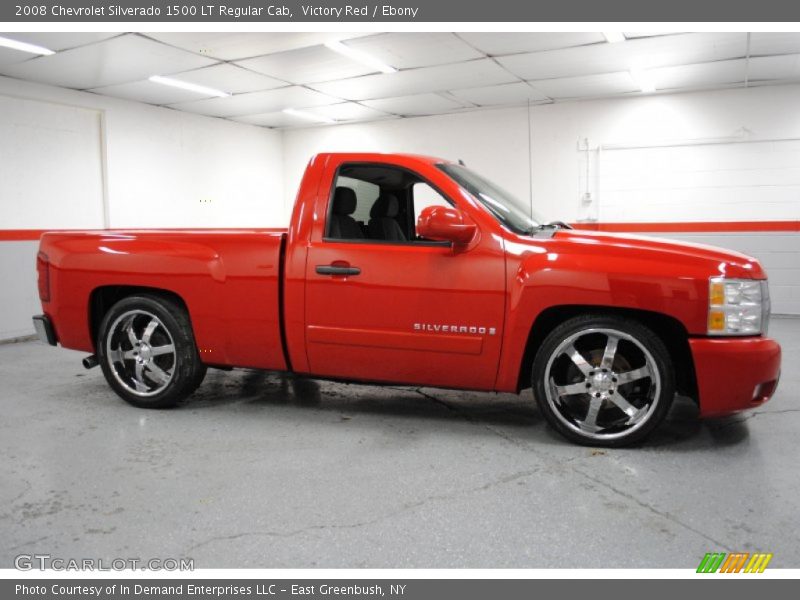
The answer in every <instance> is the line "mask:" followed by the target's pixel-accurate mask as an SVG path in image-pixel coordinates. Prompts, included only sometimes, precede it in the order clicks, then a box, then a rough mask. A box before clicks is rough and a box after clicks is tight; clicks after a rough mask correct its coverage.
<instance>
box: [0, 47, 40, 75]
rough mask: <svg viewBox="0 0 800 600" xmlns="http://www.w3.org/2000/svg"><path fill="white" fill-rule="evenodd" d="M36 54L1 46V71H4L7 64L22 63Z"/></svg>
mask: <svg viewBox="0 0 800 600" xmlns="http://www.w3.org/2000/svg"><path fill="white" fill-rule="evenodd" d="M36 56H37V55H36V54H31V53H30V52H20V51H19V50H12V49H11V48H3V47H0V73H2V67H4V66H6V65H13V64H16V63H21V62H23V61H26V60H30V59H32V58H34V57H36Z"/></svg>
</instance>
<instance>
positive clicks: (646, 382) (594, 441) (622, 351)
mask: <svg viewBox="0 0 800 600" xmlns="http://www.w3.org/2000/svg"><path fill="white" fill-rule="evenodd" d="M532 372H533V381H532V384H533V390H534V394H535V396H536V401H537V403H538V405H539V408H540V409H541V411H542V413H543V414H544V416H545V418H546V419H547V421H548V422H549V423H550V424H551V425H552V426H553V427H554V428H555V429H557V430H558V431H559V432H560V433H561V434H562V435H564V436H565V437H566V438H568V439H569V440H571V441H573V442H577V443H579V444H585V445H592V446H625V445H628V444H633V443H636V442H639V441H641V440H643V439H644V438H645V437H646V436H647V435H649V434H650V432H652V431H653V429H655V428H656V427H657V426H658V424H659V423H660V422H661V421H662V420H663V419H664V417H665V415H666V414H667V411H668V410H669V407H670V405H671V404H672V400H673V397H674V395H675V375H674V372H673V367H672V363H671V361H670V357H669V353H668V352H667V349H666V347H665V346H664V343H663V342H662V340H661V338H659V337H658V336H657V335H656V334H655V333H653V332H652V331H651V330H650V329H648V328H647V327H645V326H644V325H642V324H641V323H639V322H638V321H634V320H631V319H624V318H620V317H608V316H582V317H576V318H573V319H570V320H568V321H566V322H564V323H562V324H561V325H560V326H558V327H556V328H555V329H554V330H553V331H552V332H551V333H550V335H548V336H547V338H546V339H545V340H544V342H543V343H542V346H541V348H540V349H539V351H538V353H537V354H536V358H535V359H534V363H533V370H532Z"/></svg>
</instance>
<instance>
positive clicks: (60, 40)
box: [0, 31, 120, 52]
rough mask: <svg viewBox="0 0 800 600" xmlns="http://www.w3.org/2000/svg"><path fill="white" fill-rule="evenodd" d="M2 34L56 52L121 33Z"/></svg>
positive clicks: (46, 32)
mask: <svg viewBox="0 0 800 600" xmlns="http://www.w3.org/2000/svg"><path fill="white" fill-rule="evenodd" d="M0 35H1V36H3V37H7V38H11V39H12V40H19V41H20V42H26V43H28V44H36V45H37V46H44V47H45V48H48V49H50V50H53V51H55V52H60V51H62V50H67V49H69V48H77V47H78V46H85V45H86V44H93V43H95V42H100V41H102V40H107V39H109V38H112V37H116V36H118V35H120V34H119V33H101V32H86V33H83V32H79V31H59V32H50V31H37V32H35V33H27V32H26V33H17V32H14V33H0Z"/></svg>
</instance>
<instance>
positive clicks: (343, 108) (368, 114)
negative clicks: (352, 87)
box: [306, 102, 391, 121]
mask: <svg viewBox="0 0 800 600" xmlns="http://www.w3.org/2000/svg"><path fill="white" fill-rule="evenodd" d="M306 112H309V113H311V114H314V115H319V116H321V117H327V118H328V119H334V120H336V121H371V120H374V119H385V118H388V117H390V116H391V115H389V114H387V113H385V112H381V111H379V110H375V109H373V108H369V107H367V106H363V105H361V104H356V103H355V102H342V103H340V104H331V105H329V106H320V107H318V108H309V109H306Z"/></svg>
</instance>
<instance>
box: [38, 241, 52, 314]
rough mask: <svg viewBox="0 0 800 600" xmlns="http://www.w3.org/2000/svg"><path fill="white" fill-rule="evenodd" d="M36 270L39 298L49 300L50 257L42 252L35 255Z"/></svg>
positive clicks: (44, 300) (43, 300)
mask: <svg viewBox="0 0 800 600" xmlns="http://www.w3.org/2000/svg"><path fill="white" fill-rule="evenodd" d="M36 271H37V273H38V274H39V300H41V301H42V302H50V259H48V258H47V254H45V253H44V252H39V254H37V255H36Z"/></svg>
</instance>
